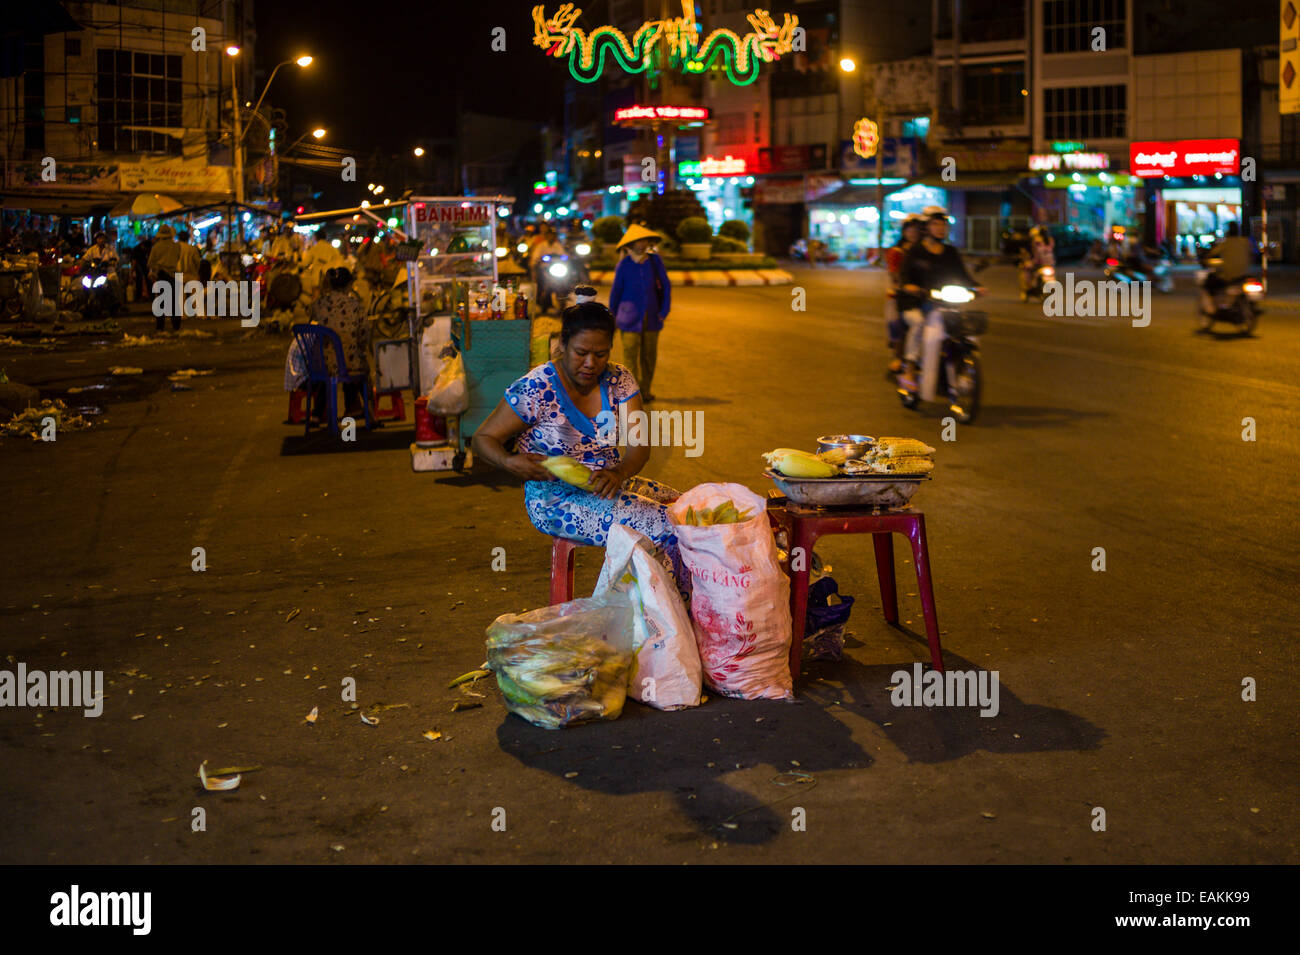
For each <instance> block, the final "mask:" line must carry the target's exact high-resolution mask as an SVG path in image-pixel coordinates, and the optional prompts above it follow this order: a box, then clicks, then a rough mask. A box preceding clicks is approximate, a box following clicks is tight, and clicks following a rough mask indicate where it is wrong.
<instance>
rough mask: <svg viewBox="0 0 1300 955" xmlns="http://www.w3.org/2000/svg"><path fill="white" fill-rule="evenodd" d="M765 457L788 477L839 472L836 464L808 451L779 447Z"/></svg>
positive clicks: (820, 475) (825, 476)
mask: <svg viewBox="0 0 1300 955" xmlns="http://www.w3.org/2000/svg"><path fill="white" fill-rule="evenodd" d="M763 457H764V458H766V459H767V462H768V464H770V465H772V467H773V468H775V469H776V470H777V471H779V472H780V473H781V474H784V475H785V476H786V477H802V478H828V477H834V476H835V475H836V474H838V473H839V468H837V467H835V465H833V464H829V463H827V462H826V461H823V460H822V459H821V458H819V457H817V455H815V454H809V453H808V452H807V451H795V450H793V449H792V448H777V449H776V450H775V451H769V452H768V453H767V454H765V455H763Z"/></svg>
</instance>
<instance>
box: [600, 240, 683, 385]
mask: <svg viewBox="0 0 1300 955" xmlns="http://www.w3.org/2000/svg"><path fill="white" fill-rule="evenodd" d="M662 238H663V236H661V235H660V234H659V233H657V232H654V231H651V230H650V229H647V228H646V227H645V226H643V225H632V226H629V227H628V230H627V231H626V232H625V233H623V238H621V239H619V241H618V247H619V248H620V249H623V250H626V252H627V254H626V255H625V256H624V257H623V258H622V259H621V260H620V261H619V263H618V267H617V268H616V269H615V270H614V285H613V287H612V288H611V289H610V292H609V310H610V311H611V312H613V313H614V321H615V324H617V326H618V329H619V334H620V338H621V339H622V342H623V358H624V361H626V363H627V366H628V368H629V369H631V371H632V376H633V377H634V378H635V379H636V382H637V386H638V388H639V389H640V391H641V400H642V401H646V402H650V401H654V395H653V394H651V393H650V386H651V383H652V382H653V381H654V376H655V360H656V358H657V357H658V354H659V332H660V330H661V329H662V328H663V327H664V320H665V319H666V318H667V317H668V311H669V308H670V306H671V304H672V285H671V284H670V283H669V281H668V272H667V270H666V269H665V268H664V262H663V259H661V258H659V256H658V255H656V254H655V253H654V251H653V248H652V247H653V246H654V244H655V243H656V242H658V241H659V240H661V239H662Z"/></svg>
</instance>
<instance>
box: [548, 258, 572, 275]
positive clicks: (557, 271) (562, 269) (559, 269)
mask: <svg viewBox="0 0 1300 955" xmlns="http://www.w3.org/2000/svg"><path fill="white" fill-rule="evenodd" d="M546 271H548V272H550V273H551V275H553V276H555V277H556V278H557V279H562V278H564V277H565V276H566V275H568V274H569V266H568V265H566V264H565V263H564V262H552V263H551V267H550V268H549V269H547V270H546Z"/></svg>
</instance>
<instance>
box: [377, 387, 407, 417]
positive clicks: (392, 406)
mask: <svg viewBox="0 0 1300 955" xmlns="http://www.w3.org/2000/svg"><path fill="white" fill-rule="evenodd" d="M385 398H387V399H388V401H387V402H385V401H384V399H385ZM371 400H372V402H373V404H372V407H371V410H372V411H374V413H375V417H376V418H377V419H378V420H380V421H405V420H406V402H405V401H403V400H402V393H401V392H400V391H376V392H374V393H373V394H372V395H371ZM384 404H387V406H388V407H386V408H384V407H380V406H381V405H384Z"/></svg>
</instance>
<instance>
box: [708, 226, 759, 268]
mask: <svg viewBox="0 0 1300 955" xmlns="http://www.w3.org/2000/svg"><path fill="white" fill-rule="evenodd" d="M712 250H713V257H714V258H715V259H720V260H721V261H723V262H734V263H737V264H739V263H741V262H745V261H747V260H748V259H749V257H750V256H749V247H748V246H747V245H745V243H744V242H741V241H740V240H739V239H735V238H732V237H731V236H726V235H723V234H722V232H721V230H719V231H718V234H717V235H716V236H714V238H713V244H712Z"/></svg>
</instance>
